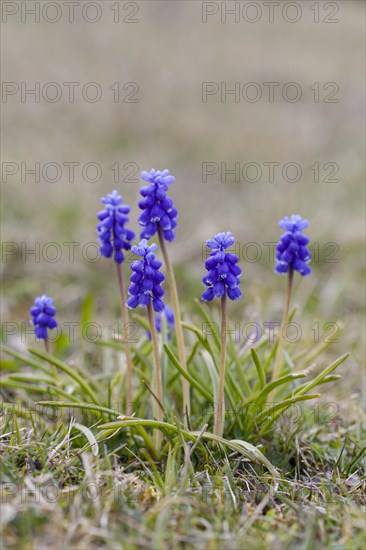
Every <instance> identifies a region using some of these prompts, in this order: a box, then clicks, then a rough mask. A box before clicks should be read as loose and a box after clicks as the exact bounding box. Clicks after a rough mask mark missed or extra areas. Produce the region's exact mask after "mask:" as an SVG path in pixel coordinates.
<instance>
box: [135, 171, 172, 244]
mask: <svg viewBox="0 0 366 550" xmlns="http://www.w3.org/2000/svg"><path fill="white" fill-rule="evenodd" d="M141 178H142V179H143V180H145V181H147V182H148V183H149V184H150V185H146V186H144V187H141V189H140V193H141V195H142V197H143V198H142V199H141V200H140V201H139V207H140V208H141V210H143V212H142V214H141V216H140V217H139V224H140V225H142V226H143V228H144V229H143V230H142V231H141V238H142V239H151V237H153V236H154V235H155V234H156V233H157V230H158V227H161V229H162V230H163V235H164V239H165V240H167V241H170V242H172V241H174V239H175V234H174V229H175V228H176V227H177V225H178V224H177V218H178V210H177V209H176V208H175V207H174V204H173V201H172V199H171V198H170V197H167V195H166V192H167V191H168V188H169V184H171V183H173V182H174V181H175V178H174V176H171V175H170V174H169V170H163V171H162V172H161V171H160V170H154V169H152V170H150V172H142V173H141Z"/></svg>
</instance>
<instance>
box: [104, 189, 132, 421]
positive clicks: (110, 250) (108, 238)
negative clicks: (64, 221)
mask: <svg viewBox="0 0 366 550" xmlns="http://www.w3.org/2000/svg"><path fill="white" fill-rule="evenodd" d="M100 201H101V202H102V203H103V204H104V205H105V209H104V210H102V211H101V212H99V213H98V214H97V217H98V219H99V220H100V221H99V223H98V224H97V233H98V238H99V242H100V253H101V255H102V256H104V257H105V258H112V257H113V259H114V261H115V263H116V266H117V277H118V285H119V290H120V301H121V314H122V323H123V329H122V330H123V343H124V346H125V356H126V412H127V414H130V413H131V409H132V368H133V365H132V359H131V346H130V342H129V334H128V326H129V319H128V311H127V308H126V289H125V283H124V277H123V270H122V264H123V262H124V261H125V255H124V253H123V250H130V249H131V241H133V239H134V238H135V233H134V232H133V231H132V230H131V229H128V228H127V227H125V226H126V224H127V223H128V221H129V218H128V216H127V214H129V212H130V207H129V206H128V205H126V204H123V198H122V197H121V196H120V195H119V194H118V192H117V191H116V190H114V191H113V192H112V193H110V194H108V195H107V196H106V197H103V198H101V199H100Z"/></svg>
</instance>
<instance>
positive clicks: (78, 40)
mask: <svg viewBox="0 0 366 550" xmlns="http://www.w3.org/2000/svg"><path fill="white" fill-rule="evenodd" d="M9 4H12V6H10V7H9ZM22 4H26V6H27V9H29V10H30V9H31V8H32V9H33V8H34V6H33V5H34V4H35V3H34V2H26V3H24V2H11V3H10V2H4V3H3V5H2V9H3V22H4V23H3V37H2V46H3V48H2V65H3V69H2V77H3V99H2V102H3V103H2V126H3V140H2V176H3V178H2V180H3V181H2V199H3V200H2V220H3V221H2V241H3V251H2V252H3V258H2V278H3V298H2V319H3V321H5V322H17V323H19V322H21V321H24V320H28V316H29V314H28V309H29V307H30V305H31V304H32V301H33V299H34V297H35V296H38V295H40V294H42V293H47V294H48V295H51V296H53V297H54V299H55V303H56V305H57V307H58V311H59V320H60V322H61V323H62V322H65V321H78V319H79V311H80V304H81V303H82V301H83V300H84V299H85V297H86V296H87V295H88V294H90V293H91V294H92V295H93V296H94V298H95V313H94V315H95V321H96V322H99V323H106V324H107V325H108V323H111V324H112V323H113V322H114V321H115V320H117V319H118V318H119V304H118V294H117V283H116V278H115V267H114V265H113V262H111V261H108V260H106V259H100V258H99V259H98V258H97V259H96V261H94V259H95V246H94V247H93V246H89V245H88V243H95V242H96V233H95V225H96V213H97V212H98V211H99V210H100V209H101V204H100V202H99V199H100V197H101V196H104V195H105V194H106V193H108V192H111V191H112V190H113V189H117V190H118V191H119V192H120V194H122V195H123V196H124V198H125V201H126V202H127V203H128V204H130V205H131V207H132V208H131V226H132V228H133V229H134V230H135V231H136V232H138V224H137V219H138V215H139V211H138V208H137V201H138V199H139V187H140V185H141V181H140V179H139V173H140V171H141V170H150V168H152V167H154V168H156V169H164V168H169V169H170V171H171V172H172V174H174V175H175V177H176V182H175V184H174V185H173V186H172V187H171V192H170V194H171V196H172V198H173V199H174V202H175V204H176V206H177V208H178V209H179V213H180V217H179V228H178V231H177V239H176V242H174V243H172V244H171V245H169V249H170V252H171V255H172V258H173V261H174V264H175V266H176V270H177V276H178V285H179V290H180V293H181V300H182V308H183V310H184V312H185V315H192V316H193V318H194V319H195V320H196V321H197V322H198V317H196V316H197V307H196V306H195V303H194V298H196V297H199V296H200V293H201V291H202V285H201V277H202V275H203V274H204V266H203V263H202V243H204V242H205V240H206V239H207V238H211V237H212V236H213V235H214V234H215V233H217V232H219V231H229V230H230V231H232V232H233V233H234V236H235V237H236V239H237V241H238V243H239V246H240V250H241V265H242V267H243V270H244V278H243V291H244V297H243V300H242V301H241V303H240V304H231V306H230V309H231V311H230V316H231V320H232V322H241V323H244V322H249V321H260V322H264V321H268V320H280V319H281V315H282V307H283V300H284V294H285V287H286V279H285V278H283V277H280V276H277V275H275V274H274V273H273V267H274V263H273V259H272V258H271V257H270V254H269V250H270V247H269V246H267V245H265V244H264V243H270V242H275V241H276V240H278V238H279V236H280V234H281V230H280V228H279V227H278V220H279V219H281V218H282V217H284V216H285V215H291V214H293V213H298V214H300V215H302V216H303V217H304V218H307V219H308V220H309V221H310V227H309V228H308V230H307V234H308V235H309V236H310V238H311V241H312V243H316V244H314V247H313V249H312V250H313V254H314V261H313V263H312V267H313V274H312V275H311V277H308V278H305V279H303V278H301V277H300V276H297V278H296V281H295V294H294V301H293V303H294V305H297V306H298V311H297V314H296V320H297V321H298V322H299V323H301V326H302V328H303V333H304V338H305V342H306V345H309V346H311V345H312V341H311V338H313V332H312V330H311V329H310V328H309V327H310V326H312V325H313V324H314V323H319V326H320V337H321V338H324V337H325V336H326V334H329V333H330V328H329V327H328V329H327V330H323V327H324V325H325V324H326V323H328V322H337V323H339V324H342V326H343V330H342V332H340V333H338V334H337V336H336V338H337V339H338V340H339V342H338V343H334V344H332V345H330V346H329V350H328V354H329V356H330V358H333V357H335V356H337V355H339V354H341V353H343V352H345V351H352V352H353V355H352V358H351V359H350V360H348V361H347V364H346V365H345V366H344V367H343V366H342V369H343V371H342V373H343V374H346V376H345V377H344V378H343V382H342V386H339V387H338V388H337V389H334V391H337V392H340V393H339V396H341V397H342V396H343V397H344V396H349V395H351V394H352V392H356V393H357V391H358V390H359V388H360V377H362V376H363V373H364V370H363V364H362V350H363V347H362V335H363V330H362V329H363V318H362V298H363V296H364V288H363V266H364V187H363V181H364V147H365V142H364V129H365V128H364V84H365V70H364V11H365V6H364V3H363V2H359V1H347V2H331V3H329V2H328V4H327V5H326V3H324V2H319V3H317V2H316V3H315V7H314V8H313V9H310V5H312V3H310V2H306V1H305V2H303V1H301V2H295V3H292V4H296V6H297V8H291V9H290V8H286V7H285V4H286V3H284V2H280V5H279V7H278V8H276V11H275V12H274V17H273V22H270V17H269V11H268V10H269V8H268V6H267V7H265V4H263V3H262V2H251V3H248V2H240V3H239V2H237V3H236V4H237V5H239V7H240V11H239V12H237V13H236V14H234V15H230V14H228V13H225V9H227V10H229V9H231V8H233V7H234V8H235V3H234V2H227V3H226V4H225V3H224V7H223V5H222V3H221V2H206V3H205V2H203V3H202V2H199V1H175V2H167V1H141V2H109V1H106V0H103V2H83V1H82V2H80V5H79V6H76V7H75V12H74V14H73V16H72V17H70V10H69V8H66V6H65V5H64V3H62V2H58V3H55V2H41V3H40V5H41V8H40V12H39V13H38V14H36V16H35V15H32V14H30V13H28V12H26V11H25V12H24V11H23V12H22V9H23V10H24V6H23V7H22ZM55 4H56V5H58V9H57V8H55V6H54V5H55ZM87 4H89V5H88V6H86V5H87ZM248 4H252V6H251V7H250V6H248ZM4 5H5V8H4ZM47 5H48V7H45V6H47ZM329 5H330V6H329ZM225 6H226V7H225ZM258 6H259V8H260V9H259V10H258ZM299 6H300V11H301V14H300V18H299V20H298V21H297V22H290V21H291V20H294V19H296V18H297V17H298V15H299V13H300V12H298V11H295V9H296V10H298V7H299ZM316 6H317V8H316ZM16 8H17V9H16ZM336 8H338V10H337V9H336ZM284 9H285V11H284ZM316 9H318V12H317V13H316ZM4 10H6V11H5V12H4ZM333 12H334V13H333ZM4 14H5V15H4ZM4 17H5V19H4ZM36 17H38V18H39V21H36ZM57 18H59V19H58V20H57V21H56V19H57ZM235 18H236V19H237V21H235ZM70 19H71V20H72V19H74V21H73V22H70ZM255 19H258V20H257V22H249V20H251V21H253V20H255ZM93 20H94V22H93ZM337 20H338V22H336V21H337ZM51 21H54V22H51ZM205 21H206V22H205ZM315 21H319V22H315ZM269 82H275V83H278V84H276V85H274V88H273V93H274V96H273V97H272V98H270V97H269V92H270V87H269V85H268V83H269ZM4 83H5V88H4ZM51 83H53V84H51ZM65 83H69V84H65ZM70 83H74V84H70ZM91 83H93V84H91ZM205 83H211V84H210V85H207V84H205ZM248 83H255V84H254V85H251V86H248V85H247V84H248ZM265 83H267V84H265ZM288 83H296V85H295V86H294V85H292V86H288ZM32 89H33V90H35V93H33V94H32V93H26V92H27V91H30V90H32ZM225 89H226V90H227V91H230V90H233V89H236V91H237V95H236V96H235V95H233V94H229V93H227V94H225ZM72 90H73V94H74V97H72ZM299 90H300V92H301V97H300V98H299V100H298V101H294V100H293V99H294V97H295V96H296V95H297V94H299ZM207 91H208V92H209V95H207V94H205V92H207ZM60 94H61V95H60ZM256 95H258V100H257V101H254V100H253V98H255V96H256ZM36 163H38V165H37V164H36ZM73 163H75V164H73ZM250 163H251V164H250ZM265 163H266V164H265ZM268 163H276V164H275V165H273V166H274V168H273V170H274V177H273V178H270V174H269V170H270V168H269V165H268ZM288 163H291V164H290V166H287V165H288ZM292 163H296V165H297V166H299V167H300V169H301V175H300V176H299V172H298V168H297V167H296V166H295V165H293V164H292ZM294 166H295V167H294ZM225 167H226V169H227V170H233V169H236V173H235V174H234V175H233V174H231V175H230V174H227V175H225ZM258 167H259V168H258ZM27 170H36V173H35V174H34V173H31V172H27ZM73 170H74V174H72V171H73ZM238 171H239V172H238ZM284 174H285V175H284ZM256 180H258V181H256ZM271 180H273V181H271ZM290 180H298V181H290ZM37 243H38V244H37ZM49 243H56V245H55V244H54V245H50V244H49ZM65 243H66V244H65ZM67 243H68V244H67ZM70 243H74V244H70ZM248 243H256V245H255V246H251V247H250V246H249V247H248ZM329 243H331V244H329ZM32 250H35V254H32V253H30V251H32ZM71 250H74V254H72V253H71ZM256 256H258V257H256ZM55 258H56V259H55ZM126 272H128V268H127V270H126ZM300 279H301V280H300ZM214 307H215V306H214V305H213V306H212V308H214ZM14 338H15V339H17V335H15V336H14V337H13V339H14Z"/></svg>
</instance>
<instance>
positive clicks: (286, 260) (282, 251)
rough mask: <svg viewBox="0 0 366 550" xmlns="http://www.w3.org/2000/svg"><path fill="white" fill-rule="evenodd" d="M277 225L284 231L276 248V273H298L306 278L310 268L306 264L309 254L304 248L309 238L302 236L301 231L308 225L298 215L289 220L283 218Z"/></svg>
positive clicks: (308, 260) (309, 258) (309, 257)
mask: <svg viewBox="0 0 366 550" xmlns="http://www.w3.org/2000/svg"><path fill="white" fill-rule="evenodd" d="M278 225H279V226H280V227H281V228H282V229H284V230H285V231H286V233H284V234H283V235H282V236H281V238H280V240H279V242H278V244H277V247H276V250H277V253H276V259H277V264H276V267H275V272H276V273H280V274H283V273H288V272H289V271H298V272H299V273H300V275H302V276H303V277H306V276H307V275H310V273H311V268H310V267H309V266H308V263H309V262H310V260H311V253H310V251H309V250H308V248H307V247H306V245H307V244H308V242H309V237H307V236H306V235H304V234H303V230H304V229H306V228H307V227H308V225H309V222H308V221H307V220H303V219H302V218H301V216H299V215H293V216H291V218H289V217H287V216H286V217H285V218H283V219H282V220H281V221H280V222H279V223H278Z"/></svg>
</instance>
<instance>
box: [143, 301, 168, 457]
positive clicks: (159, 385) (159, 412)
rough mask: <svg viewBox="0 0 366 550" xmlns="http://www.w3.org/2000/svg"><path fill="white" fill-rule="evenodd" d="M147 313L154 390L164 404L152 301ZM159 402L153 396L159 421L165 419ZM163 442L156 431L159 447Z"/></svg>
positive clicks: (154, 407)
mask: <svg viewBox="0 0 366 550" xmlns="http://www.w3.org/2000/svg"><path fill="white" fill-rule="evenodd" d="M147 315H148V318H149V325H150V334H151V342H152V346H153V362H154V376H153V381H154V391H155V392H156V397H157V399H158V401H159V403H161V405H163V380H162V375H161V366H160V356H159V341H158V334H157V332H156V327H155V319H154V310H153V307H152V304H151V302H150V303H149V305H148V306H147ZM159 403H157V401H156V399H155V398H154V397H153V410H154V416H155V418H156V419H157V421H158V422H161V421H163V419H164V412H163V410H162V408H161V406H160V404H159ZM160 443H161V433H159V432H156V433H155V444H156V447H157V449H158V447H159V446H160Z"/></svg>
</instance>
